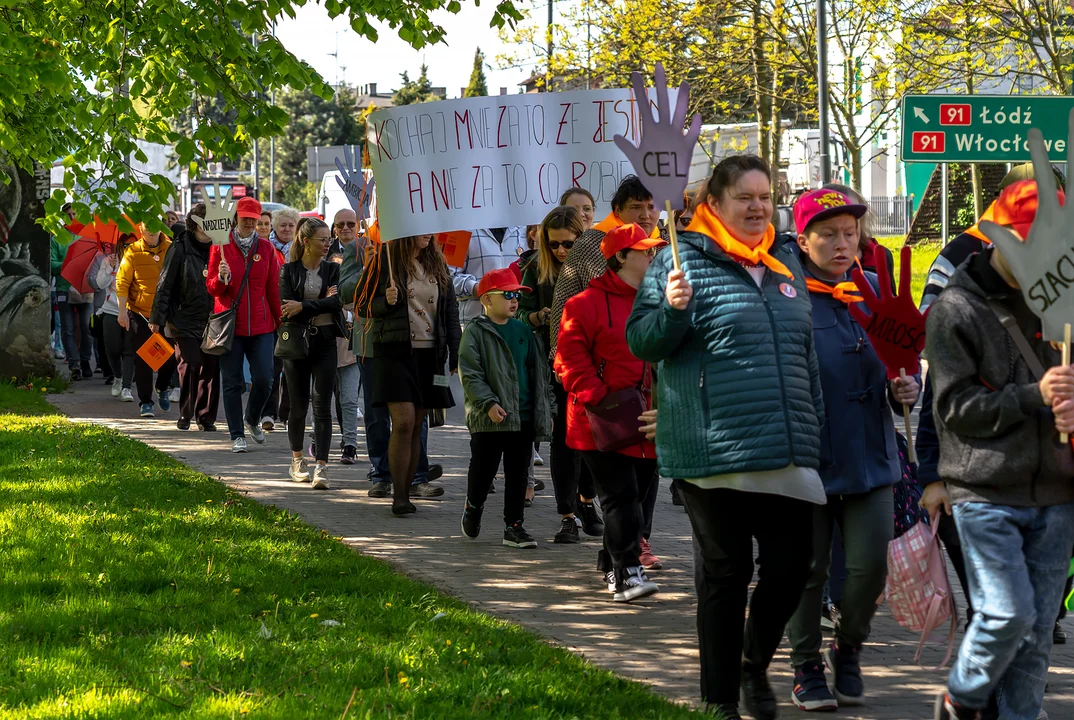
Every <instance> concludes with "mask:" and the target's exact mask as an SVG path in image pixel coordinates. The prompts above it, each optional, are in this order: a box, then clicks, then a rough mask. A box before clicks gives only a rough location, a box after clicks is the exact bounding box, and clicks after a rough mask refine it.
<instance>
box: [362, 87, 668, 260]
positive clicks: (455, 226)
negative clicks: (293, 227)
mask: <svg viewBox="0 0 1074 720" xmlns="http://www.w3.org/2000/svg"><path fill="white" fill-rule="evenodd" d="M675 97H676V94H675V92H674V91H673V92H672V94H671V99H672V101H674V99H675ZM650 101H651V102H650V107H655V104H654V103H655V97H650ZM639 110H640V108H639V106H638V103H637V102H636V101H635V99H634V93H633V92H631V91H630V90H584V91H577V92H564V93H540V94H534V93H531V94H526V95H500V96H493V97H482V98H467V99H464V100H441V101H439V102H432V103H421V104H417V105H405V106H403V107H396V108H388V109H385V110H378V111H377V112H374V113H373V114H372V115H371V116H370V117H369V121H368V124H367V139H368V143H369V145H368V147H369V157H370V159H371V161H372V164H373V176H374V178H375V179H376V183H377V192H378V195H379V196H380V202H379V203H378V207H377V220H378V222H379V223H380V230H381V236H382V237H383V238H385V239H386V240H392V239H395V238H399V237H406V236H408V235H419V234H423V233H439V232H450V231H453V230H470V229H476V228H488V227H506V226H512V225H531V224H536V223H539V222H540V221H541V220H542V219H543V218H544V216H545V215H546V214H547V213H548V211H549V210H550V209H551V208H553V207H555V206H556V205H558V204H559V198H560V195H561V194H562V193H563V192H564V191H565V190H566V189H567V188H570V187H574V186H578V187H583V188H585V189H586V190H588V191H589V192H591V193H593V197H594V200H595V203H596V215H597V217H598V218H599V217H602V216H603V215H604V214H607V213H608V212H609V211H610V209H611V199H612V196H613V195H614V194H615V190H616V188H617V187H618V186H619V182H620V181H621V180H622V179H623V178H624V177H625V176H627V175H630V174H631V173H632V172H633V170H632V169H631V165H630V161H629V160H627V158H626V156H624V155H623V153H622V151H620V150H619V148H618V147H616V145H615V142H614V141H613V138H614V137H615V136H616V135H622V136H624V137H626V138H628V139H630V140H631V141H632V142H634V143H635V144H637V141H638V137H639V135H640V132H641V130H640V127H641V124H640V118H639V115H638V113H639Z"/></svg>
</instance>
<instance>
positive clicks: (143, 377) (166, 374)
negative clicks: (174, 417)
mask: <svg viewBox="0 0 1074 720" xmlns="http://www.w3.org/2000/svg"><path fill="white" fill-rule="evenodd" d="M130 318H131V329H130V334H131V344H132V346H133V348H134V384H135V385H137V386H138V402H140V403H141V404H142V405H152V404H153V368H151V367H149V365H147V364H146V362H145V360H143V359H142V358H141V357H139V356H138V348H140V347H142V345H144V344H145V342H146V340H148V339H149V338H150V336H152V334H153V331H152V330H150V329H149V323H148V322H146V319H145V318H143V317H142V316H141V315H139V314H138V313H135V312H132V313H131V314H130ZM174 372H175V354H174V353H173V354H172V356H171V357H170V358H168V359H167V360H165V361H164V364H163V365H161V366H160V368H159V369H158V370H157V382H156V388H157V391H158V392H167V391H168V388H170V387H171V385H172V373H174Z"/></svg>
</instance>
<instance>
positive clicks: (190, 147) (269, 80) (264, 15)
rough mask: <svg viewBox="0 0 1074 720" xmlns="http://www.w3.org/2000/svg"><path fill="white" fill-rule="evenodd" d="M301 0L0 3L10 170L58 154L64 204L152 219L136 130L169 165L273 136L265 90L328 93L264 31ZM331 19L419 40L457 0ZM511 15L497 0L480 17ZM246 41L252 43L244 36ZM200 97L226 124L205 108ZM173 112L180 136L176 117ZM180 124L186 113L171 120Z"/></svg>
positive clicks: (497, 22)
mask: <svg viewBox="0 0 1074 720" xmlns="http://www.w3.org/2000/svg"><path fill="white" fill-rule="evenodd" d="M302 4H304V2H303V0H265V1H264V2H256V3H245V2H215V1H210V0H186V1H185V2H174V1H173V0H141V1H140V2H137V3H133V2H128V1H127V0H101V1H100V2H92V3H85V2H81V1H80V0H53V1H52V2H48V3H44V2H40V1H34V0H31V1H30V2H26V3H10V2H8V3H4V4H3V9H0V154H4V155H6V156H7V157H8V158H10V159H11V160H12V161H14V162H15V163H17V164H19V165H20V166H22V167H25V168H30V167H31V166H32V164H33V163H34V162H40V163H44V164H46V165H51V164H52V162H53V161H54V160H55V159H56V158H61V159H62V161H63V164H64V166H65V167H66V168H67V172H66V173H65V179H64V182H65V185H66V189H67V190H68V191H74V190H75V189H76V187H77V188H79V194H78V196H77V197H76V203H75V209H76V212H78V214H79V216H80V218H82V219H84V220H89V219H90V217H91V216H92V215H93V214H94V212H97V213H99V214H101V215H103V216H106V217H113V218H116V217H119V216H120V214H121V213H123V212H127V213H129V214H130V216H131V217H132V218H134V219H135V220H143V219H145V220H148V221H150V222H151V223H153V225H154V226H157V225H158V224H159V220H158V216H159V214H160V209H161V207H162V206H164V205H165V204H167V203H169V202H170V199H171V197H172V195H173V193H174V188H173V187H172V185H171V183H170V182H169V181H168V180H167V178H165V177H163V176H161V175H153V176H148V177H147V176H142V175H136V174H135V173H134V171H133V170H131V168H130V167H129V164H128V157H130V158H132V159H133V158H136V159H138V160H139V161H143V162H144V161H145V158H144V156H143V154H142V153H141V151H140V150H139V149H138V148H137V146H136V144H135V140H136V139H143V140H146V141H149V142H157V143H163V144H168V145H171V144H174V146H175V155H176V160H177V162H178V163H179V164H180V165H181V166H187V167H189V168H191V169H192V170H193V171H195V172H196V171H197V170H198V168H199V167H200V166H202V165H203V164H204V163H205V162H206V160H207V159H208V158H210V157H215V158H241V157H242V156H243V155H244V154H245V153H246V151H247V149H248V147H249V145H250V142H251V140H252V139H253V138H255V137H257V138H267V137H271V136H273V135H280V134H282V133H283V131H284V129H285V127H286V126H287V122H288V119H287V112H286V111H285V110H284V109H282V108H279V107H273V106H272V105H271V104H270V103H269V102H268V95H269V93H271V92H273V91H275V92H282V91H283V90H284V88H286V87H291V88H295V89H303V88H308V89H309V90H310V91H311V92H312V93H314V94H316V95H319V96H320V97H322V98H325V99H328V98H330V97H331V96H332V90H331V88H330V87H328V86H327V85H326V84H325V83H324V81H323V80H322V79H321V78H320V76H318V75H317V73H316V72H315V71H314V70H313V69H312V68H311V67H310V66H309V65H308V64H306V63H303V62H301V61H299V60H298V59H297V58H296V57H295V56H294V55H293V54H291V53H290V52H288V51H287V50H286V49H285V48H284V47H283V45H282V44H281V43H280V42H279V41H278V40H277V39H276V38H273V37H272V36H271V34H270V28H271V25H272V23H274V22H276V21H278V20H281V19H283V18H284V17H285V16H286V17H292V18H293V17H295V10H296V8H297V7H299V6H300V5H302ZM325 7H326V8H327V10H328V13H329V15H330V16H331V17H338V16H341V15H342V16H345V17H347V19H348V20H349V21H350V25H351V28H352V29H353V30H354V31H355V32H356V33H358V34H359V35H361V36H363V37H366V38H369V39H371V40H376V39H377V30H376V28H375V27H374V26H373V24H372V23H373V21H375V20H378V21H383V22H385V23H386V24H387V25H388V26H389V27H390V28H392V30H393V31H394V32H396V33H398V35H399V37H400V38H402V39H403V40H404V41H406V42H408V43H410V44H411V45H413V46H414V47H417V48H420V47H423V46H425V45H427V44H430V43H437V42H440V41H442V40H443V39H444V30H443V28H441V27H440V26H439V25H437V24H436V23H435V22H433V21H432V20H431V19H430V17H429V14H430V13H431V12H433V11H435V10H438V9H446V10H448V11H449V12H458V11H459V10H461V9H462V5H461V3H460V2H459V0H420V1H419V0H403V1H402V2H391V1H389V0H326V3H325ZM518 17H519V15H518V12H517V11H516V10H515V8H514V7H513V5H512V4H511V2H510V0H501V2H500V3H499V4H498V5H497V7H496V12H495V15H494V17H493V20H492V24H493V25H494V26H503V25H504V24H505V23H510V22H514V21H515V19H517V18H518ZM252 38H257V43H256V46H255V44H254V43H253V42H252V41H251V39H252ZM206 98H212V99H213V100H212V101H211V102H210V103H209V105H210V106H212V105H213V104H214V103H218V104H219V106H220V107H222V108H226V109H227V111H226V112H227V113H228V114H230V113H234V117H233V118H230V117H229V118H228V119H229V120H230V121H231V122H222V121H221V118H220V117H214V113H212V112H206V111H205V108H206ZM184 113H189V115H188V116H187V119H188V120H189V119H192V118H193V119H196V120H197V123H196V129H195V127H194V123H190V127H191V130H190V132H189V134H187V133H185V132H179V131H178V129H177V127H176V124H175V123H176V121H177V119H178V118H181V117H182V116H183V115H184ZM184 127H185V124H184ZM63 200H64V194H63V193H61V192H57V193H55V194H54V196H53V197H52V198H51V199H50V200H49V202H48V204H47V205H46V208H47V210H48V212H49V217H48V218H47V220H46V224H48V225H49V226H50V227H52V228H58V226H59V224H60V212H59V210H60V205H61V203H62V201H63Z"/></svg>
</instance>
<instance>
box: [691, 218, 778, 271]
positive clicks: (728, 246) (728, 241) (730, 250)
mask: <svg viewBox="0 0 1074 720" xmlns="http://www.w3.org/2000/svg"><path fill="white" fill-rule="evenodd" d="M686 230H687V231H688V232H699V233H701V234H702V235H707V236H708V237H710V238H712V241H713V242H715V243H716V244H717V245H719V246H720V247H721V248H722V249H723V251H724V252H725V253H727V254H728V255H733V256H735V257H737V258H741V259H742V260H747V261H749V262H751V263H753V264H754V265H757V264H759V263H763V264H764V265H765V267H767V268H768V269H769V270H771V271H772V272H774V273H779V274H780V275H786V276H787V277H789V278H790V279H791V280H794V274H793V273H791V271H790V270H789V269H788V268H787V266H786V265H784V264H783V263H781V262H780V261H779V260H777V259H776V258H774V257H772V255H771V254H770V253H769V252H768V251H769V250H771V249H772V243H774V242H775V240H776V229H775V228H774V227H772V225H771V224H770V225H769V226H768V229H767V230H765V233H764V239H762V240H761V242H760V243H759V244H758V245H757V247H754V248H751V247H749V246H748V245H746V243H744V242H742V241H741V240H739V239H737V238H735V237H734V236H733V235H731V232H730V231H729V230H728V229H727V227H726V226H725V225H724V224H723V221H721V220H720V218H719V217H717V215H716V213H714V212H713V211H712V208H710V207H709V206H708V203H701V204H700V205H698V206H697V209H696V210H694V219H693V220H691V221H690V226H689V227H687V228H686Z"/></svg>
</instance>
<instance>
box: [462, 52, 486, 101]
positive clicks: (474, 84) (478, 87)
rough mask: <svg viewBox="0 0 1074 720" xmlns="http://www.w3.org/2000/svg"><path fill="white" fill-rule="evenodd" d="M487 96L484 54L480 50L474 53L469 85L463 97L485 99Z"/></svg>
mask: <svg viewBox="0 0 1074 720" xmlns="http://www.w3.org/2000/svg"><path fill="white" fill-rule="evenodd" d="M488 94H489V84H488V80H486V79H485V53H483V52H481V48H478V49H477V52H475V53H474V69H473V72H471V73H470V84H469V85H468V86H467V87H466V92H465V93H463V97H468V98H470V97H485V96H486V95H488Z"/></svg>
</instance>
